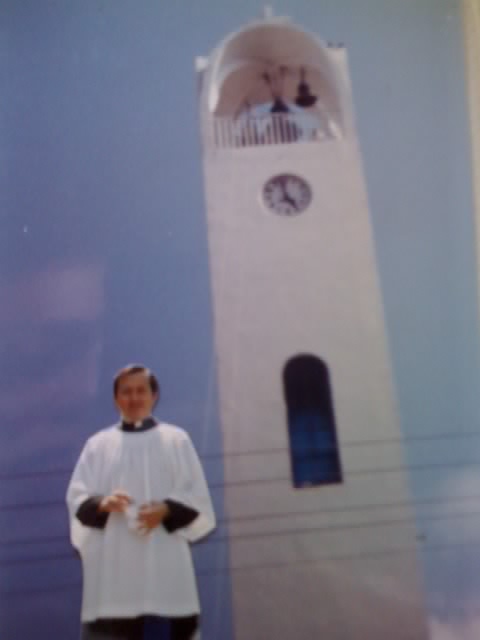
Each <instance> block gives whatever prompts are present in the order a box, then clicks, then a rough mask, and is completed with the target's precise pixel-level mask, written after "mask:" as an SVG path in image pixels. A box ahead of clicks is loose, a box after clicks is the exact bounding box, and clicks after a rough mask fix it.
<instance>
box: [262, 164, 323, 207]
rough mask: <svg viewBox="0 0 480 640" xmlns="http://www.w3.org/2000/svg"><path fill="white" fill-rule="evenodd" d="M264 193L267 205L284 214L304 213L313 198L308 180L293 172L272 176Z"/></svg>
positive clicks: (266, 184)
mask: <svg viewBox="0 0 480 640" xmlns="http://www.w3.org/2000/svg"><path fill="white" fill-rule="evenodd" d="M262 195H263V202H264V203H265V205H266V207H267V208H268V209H270V210H271V211H274V212H275V213H278V214H280V215H283V216H294V215H298V214H299V213H302V212H303V211H305V209H306V208H307V207H308V205H309V204H310V202H311V200H312V190H311V188H310V185H309V184H308V182H307V181H306V180H304V179H303V178H300V177H299V176H295V175H292V174H281V175H277V176H273V177H272V178H270V179H269V180H268V181H267V182H266V183H265V185H264V187H263V194H262Z"/></svg>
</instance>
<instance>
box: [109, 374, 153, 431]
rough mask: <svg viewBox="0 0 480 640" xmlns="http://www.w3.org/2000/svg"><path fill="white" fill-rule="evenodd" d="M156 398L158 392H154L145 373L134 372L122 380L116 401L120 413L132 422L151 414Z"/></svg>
mask: <svg viewBox="0 0 480 640" xmlns="http://www.w3.org/2000/svg"><path fill="white" fill-rule="evenodd" d="M156 400H157V394H154V393H153V392H152V390H151V388H150V382H149V380H148V376H147V375H146V374H145V373H132V374H131V375H127V376H124V377H123V378H122V379H121V380H120V382H119V385H118V392H117V397H116V398H115V401H116V404H117V408H118V410H119V411H120V413H121V414H122V415H123V416H124V417H125V418H126V419H127V420H129V421H130V422H136V421H138V420H143V419H144V418H147V417H148V416H149V415H151V413H152V411H153V407H154V404H155V402H156Z"/></svg>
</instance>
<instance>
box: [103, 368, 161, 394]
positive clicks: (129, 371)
mask: <svg viewBox="0 0 480 640" xmlns="http://www.w3.org/2000/svg"><path fill="white" fill-rule="evenodd" d="M134 373H144V374H145V375H146V376H147V378H148V382H149V384H150V389H151V390H152V393H153V394H156V393H158V396H159V397H160V385H159V383H158V380H157V377H156V375H155V374H154V373H152V372H151V371H150V369H148V368H147V367H144V366H143V365H142V364H129V365H128V366H126V367H123V368H122V369H120V371H118V372H117V373H116V374H115V377H114V379H113V397H114V398H116V397H117V395H118V388H119V386H120V382H121V381H122V380H123V378H126V377H127V376H131V375H133V374H134Z"/></svg>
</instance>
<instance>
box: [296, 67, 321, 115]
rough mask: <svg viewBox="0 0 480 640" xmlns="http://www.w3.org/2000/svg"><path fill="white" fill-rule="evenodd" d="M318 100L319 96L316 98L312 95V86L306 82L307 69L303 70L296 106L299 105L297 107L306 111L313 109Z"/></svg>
mask: <svg viewBox="0 0 480 640" xmlns="http://www.w3.org/2000/svg"><path fill="white" fill-rule="evenodd" d="M317 100H318V98H317V96H314V95H313V94H312V93H310V86H309V85H308V83H307V82H306V81H305V69H302V71H301V76H300V83H299V85H298V94H297V97H296V98H295V104H296V105H297V107H302V108H303V109H306V108H308V107H313V105H314V104H315V103H316V102H317Z"/></svg>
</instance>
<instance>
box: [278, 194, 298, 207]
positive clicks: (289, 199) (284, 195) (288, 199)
mask: <svg viewBox="0 0 480 640" xmlns="http://www.w3.org/2000/svg"><path fill="white" fill-rule="evenodd" d="M282 202H288V204H290V205H292V207H293V208H294V209H295V211H298V207H297V203H296V202H295V200H292V198H291V197H290V196H288V195H287V194H286V193H285V192H284V193H283V198H282Z"/></svg>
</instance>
